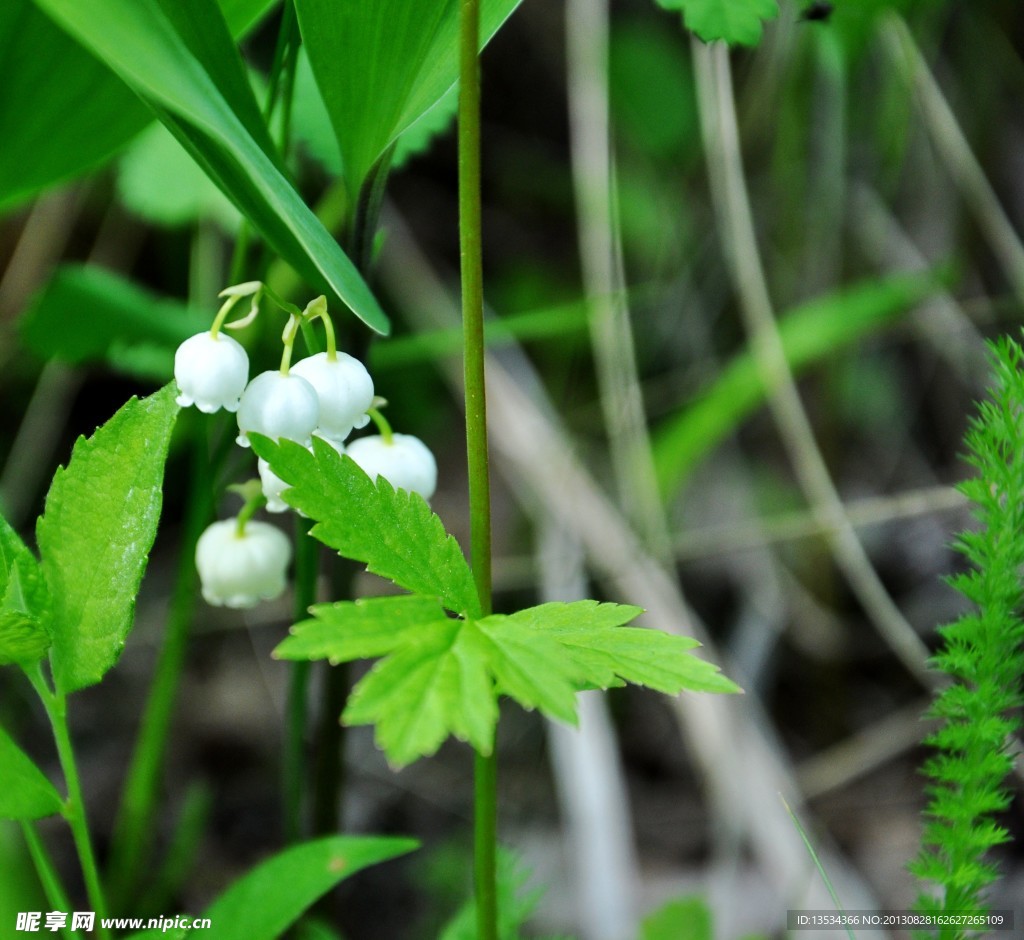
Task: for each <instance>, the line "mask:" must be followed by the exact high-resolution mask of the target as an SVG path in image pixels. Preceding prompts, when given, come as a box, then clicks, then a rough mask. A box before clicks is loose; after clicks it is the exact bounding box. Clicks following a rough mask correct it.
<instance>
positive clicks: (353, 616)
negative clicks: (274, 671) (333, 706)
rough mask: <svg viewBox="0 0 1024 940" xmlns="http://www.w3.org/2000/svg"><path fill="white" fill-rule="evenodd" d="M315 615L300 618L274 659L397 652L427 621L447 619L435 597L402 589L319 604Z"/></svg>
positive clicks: (336, 659)
mask: <svg viewBox="0 0 1024 940" xmlns="http://www.w3.org/2000/svg"><path fill="white" fill-rule="evenodd" d="M311 613H312V614H313V618H314V619H312V620H304V621H302V622H301V623H297V624H295V626H294V627H292V629H291V636H289V637H288V639H286V640H284V641H283V642H282V643H280V644H279V645H278V647H277V649H275V650H274V658H275V659H299V660H302V659H328V660H330V661H331V662H332V663H335V664H336V663H345V662H350V661H351V660H353V659H371V658H374V657H377V656H386V655H387V654H388V653H392V652H394V651H395V649H397V648H398V647H399V646H401V645H402V643H403V642H404V641H405V639H407V637H408V636H409V635H410V634H411V633H412V632H413V631H415V630H417V629H419V627H420V626H421V625H422V624H425V623H432V622H435V621H440V620H444V617H445V613H444V609H443V608H442V607H441V605H440V604H439V603H438V602H437V601H436V600H434V599H433V598H430V597H422V596H420V595H417V594H403V595H400V596H398V597H370V598H363V599H360V600H357V601H354V602H353V601H339V602H338V603H336V604H317V605H315V606H314V607H313V608H312V610H311Z"/></svg>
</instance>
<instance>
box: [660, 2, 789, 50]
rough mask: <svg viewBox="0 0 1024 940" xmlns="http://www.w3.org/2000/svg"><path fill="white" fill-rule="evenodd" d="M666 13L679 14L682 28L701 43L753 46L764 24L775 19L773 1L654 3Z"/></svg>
mask: <svg viewBox="0 0 1024 940" xmlns="http://www.w3.org/2000/svg"><path fill="white" fill-rule="evenodd" d="M657 2H658V5H659V6H662V7H664V8H665V9H666V10H682V11H683V19H684V20H685V22H686V28H687V29H690V30H693V32H695V33H696V34H697V35H698V36H700V38H701V39H703V40H704V41H705V42H712V41H714V40H716V39H723V40H725V42H728V43H734V44H739V45H744V46H754V45H757V43H758V42H759V41H760V39H761V24H762V22H763V21H764V20H772V19H775V17H776V16H778V15H779V7H778V4H777V3H776V0H657Z"/></svg>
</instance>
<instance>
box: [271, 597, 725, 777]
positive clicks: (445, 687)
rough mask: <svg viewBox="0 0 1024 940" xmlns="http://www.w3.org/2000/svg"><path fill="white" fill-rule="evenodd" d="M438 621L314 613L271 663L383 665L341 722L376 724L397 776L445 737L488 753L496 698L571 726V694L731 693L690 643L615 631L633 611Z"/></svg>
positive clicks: (396, 610) (412, 602) (403, 601)
mask: <svg viewBox="0 0 1024 940" xmlns="http://www.w3.org/2000/svg"><path fill="white" fill-rule="evenodd" d="M442 613H443V612H442V611H441V610H440V608H439V607H438V606H437V605H436V603H435V602H434V601H433V600H428V599H425V598H417V597H404V598H397V597H389V598H379V599H375V600H372V601H361V602H357V603H350V602H345V603H340V604H323V605H319V606H317V607H314V608H313V614H314V620H312V621H305V622H303V623H300V624H297V625H296V627H295V628H294V630H293V634H294V635H293V636H291V637H289V638H288V639H287V640H285V641H284V642H283V643H282V644H281V645H280V646H279V647H278V648H277V650H276V651H275V656H278V657H280V658H283V659H329V660H330V661H332V662H335V663H337V662H346V661H349V660H352V659H362V658H365V657H372V656H383V657H384V658H383V659H382V660H380V661H379V662H378V663H377V664H376V665H375V666H374V667H373V669H372V670H371V671H370V673H369V674H368V675H367V676H365V677H364V678H363V679H362V680H361V681H360V682H359V684H358V685H357V686H356V688H355V689H354V691H353V694H352V697H351V698H350V700H349V704H348V706H347V707H346V709H345V712H344V714H343V716H342V718H343V720H344V721H346V722H347V723H349V724H357V725H358V724H373V725H375V726H376V737H377V742H378V744H379V745H380V747H381V748H382V749H383V750H384V752H385V754H387V756H388V759H389V760H390V761H391V762H392V763H393V764H396V765H399V766H401V765H404V764H408V763H410V762H412V761H414V760H416V759H417V758H418V757H424V756H428V755H430V754H432V753H434V751H436V750H437V748H438V747H440V745H441V744H442V743H443V742H444V740H445V739H446V738H447V737H448V736H449V735H455V736H456V737H458V738H460V739H462V740H466V741H469V742H470V743H471V744H473V746H474V747H476V748H477V749H478V750H479V751H481V752H482V753H484V754H487V753H490V751H491V748H492V747H493V742H494V729H495V725H496V724H497V719H498V709H497V697H498V695H499V694H505V695H508V696H509V697H510V698H513V699H515V700H516V701H517V702H519V704H521V705H523V706H524V707H526V708H536V709H538V710H540V711H541V712H543V713H544V714H545V715H547V716H549V717H551V718H557V719H560V720H562V721H567V722H570V723H574V722H575V721H576V693H577V692H578V691H579V690H580V689H585V688H609V687H611V686H616V685H622V684H623V682H626V681H628V682H635V683H637V684H640V685H646V686H648V687H650V688H653V689H656V690H659V691H662V692H666V693H669V694H674V693H676V692H679V691H681V690H683V689H690V690H694V691H704V692H737V691H739V689H738V687H737V686H736V685H735V684H734V683H732V682H730V681H729V680H728V679H726V678H725V677H724V676H722V675H721V674H720V673H719V671H718V669H717V667H715V666H713V665H712V664H711V663H708V662H705V661H703V660H700V659H697V658H696V657H695V656H693V655H691V654H690V653H689V652H688V651H689V650H691V649H693V647H695V646H697V643H696V641H694V640H690V639H686V638H680V637H673V636H669V635H667V634H664V633H660V632H658V631H656V630H648V629H640V628H633V627H625V626H624V624H626V623H627V622H628V621H630V620H632V619H633V618H634V617H636V616H637V615H638V614H639V613H640V610H639V608H636V607H627V606H623V605H617V604H599V603H598V602H596V601H579V602H577V603H574V604H543V605H541V606H539V607H533V608H530V609H529V610H525V611H520V612H519V613H518V614H512V615H511V616H501V615H496V616H490V617H485V618H483V619H481V620H478V621H474V620H453V619H441V614H442ZM420 617H422V619H418V618H420Z"/></svg>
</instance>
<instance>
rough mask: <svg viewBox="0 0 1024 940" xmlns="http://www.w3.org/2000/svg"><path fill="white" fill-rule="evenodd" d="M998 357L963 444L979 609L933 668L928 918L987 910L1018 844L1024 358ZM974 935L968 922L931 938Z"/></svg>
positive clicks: (952, 628)
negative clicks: (1014, 750) (1010, 818)
mask: <svg viewBox="0 0 1024 940" xmlns="http://www.w3.org/2000/svg"><path fill="white" fill-rule="evenodd" d="M990 361H991V363H992V368H993V372H994V383H993V385H992V387H991V389H990V392H989V397H988V400H986V401H984V402H982V403H981V404H980V406H979V408H978V413H977V415H976V416H975V417H974V419H973V420H972V422H971V425H970V428H969V430H968V432H967V435H966V438H965V442H966V445H967V448H968V455H967V460H968V461H969V463H970V464H971V465H972V466H973V467H974V468H975V469H976V470H977V471H978V473H977V476H976V477H974V478H973V479H971V480H968V481H967V482H965V483H963V484H961V486H960V491H961V492H962V493H963V494H964V495H965V496H966V497H967V498H968V499H969V500H970V501H971V505H972V512H973V515H974V516H975V518H976V519H977V521H978V523H979V525H978V528H977V529H976V530H974V531H968V532H964V533H962V534H961V535H960V538H959V540H958V542H957V549H958V550H959V551H960V552H961V553H962V554H963V555H964V556H965V557H966V558H967V560H968V561H969V562H970V566H971V568H970V570H969V571H967V572H965V573H963V574H960V575H957V576H955V577H952V578H950V581H949V583H950V584H951V585H952V586H953V587H954V588H955V589H956V590H957V591H959V592H960V593H961V594H963V595H964V597H966V598H967V599H968V600H969V601H971V603H972V605H973V609H972V610H971V611H970V612H969V613H965V614H964V615H963V616H962V617H960V619H959V620H957V621H955V622H954V623H951V624H948V625H946V626H945V627H942V628H941V630H940V633H941V635H942V638H943V645H942V648H941V650H940V651H939V652H938V654H937V655H936V656H935V657H934V660H933V665H934V667H935V668H936V669H938V670H940V671H941V672H943V673H944V674H945V675H946V676H948V677H949V678H950V679H951V680H952V681H951V682H950V684H948V685H946V686H945V687H944V688H943V689H942V691H941V692H940V693H939V694H938V695H937V697H936V699H935V702H934V704H933V706H932V708H931V710H930V717H932V718H936V719H939V721H940V722H941V724H940V726H939V728H938V730H937V731H935V732H934V733H933V734H931V735H929V736H928V737H927V738H926V743H927V744H928V745H930V746H931V747H932V748H934V749H935V753H934V754H933V755H932V756H931V757H930V758H929V759H928V760H927V761H926V762H925V765H924V772H925V773H926V774H927V776H928V777H930V778H931V783H930V785H929V788H928V792H929V797H930V800H929V803H928V806H927V809H926V810H925V815H926V823H925V827H924V832H923V835H922V840H921V841H922V844H921V851H920V853H919V854H918V856H917V858H916V859H915V860H914V862H913V863H912V864H911V866H910V869H911V871H912V872H913V873H914V874H915V875H916V876H917V877H918V878H920V879H922V880H923V881H926V882H930V883H932V884H933V885H937V886H938V888H939V889H940V890H939V891H938V892H936V893H933V892H930V891H926V892H923V893H922V895H921V897H920V898H919V901H918V910H919V911H921V912H922V913H941V912H947V913H948V912H951V911H971V912H975V911H977V912H981V911H984V910H985V909H986V908H985V895H986V889H987V888H988V887H989V886H990V885H991V884H992V882H994V881H995V880H996V879H997V877H998V871H997V867H996V865H995V864H994V863H993V861H992V858H991V856H990V850H991V849H992V848H993V847H994V846H997V845H999V844H1000V843H1003V842H1006V841H1007V840H1008V838H1009V836H1008V833H1007V831H1006V829H1005V828H1004V827H1003V826H1001V825H1000V824H999V822H998V820H997V816H998V814H999V813H1001V812H1003V811H1004V810H1006V808H1007V807H1008V806H1009V803H1010V800H1011V793H1010V791H1009V790H1008V789H1007V787H1006V778H1007V776H1008V775H1009V774H1010V772H1011V770H1012V767H1013V756H1012V754H1011V753H1010V750H1009V744H1010V742H1012V741H1013V737H1014V735H1015V733H1016V732H1017V731H1018V730H1019V728H1020V725H1021V721H1020V706H1021V704H1022V702H1024V694H1022V688H1021V676H1022V674H1024V648H1022V640H1024V621H1022V620H1021V607H1022V603H1024V591H1022V586H1021V572H1022V571H1024V372H1022V365H1024V350H1022V349H1021V346H1020V345H1018V344H1017V343H1016V342H1014V341H1013V340H1012V339H1009V338H1005V339H1003V340H1001V341H999V342H997V343H993V344H992V345H991V346H990ZM976 935H978V932H977V931H976V930H975V929H967V928H965V927H962V926H942V927H939V928H937V929H936V930H935V932H934V933H932V934H931V936H937V937H940V938H942V940H951V938H960V937H964V936H976Z"/></svg>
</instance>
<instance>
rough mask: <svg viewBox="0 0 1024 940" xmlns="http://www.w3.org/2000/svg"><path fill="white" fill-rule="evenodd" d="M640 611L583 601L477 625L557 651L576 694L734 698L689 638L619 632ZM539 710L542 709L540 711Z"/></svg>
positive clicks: (495, 635)
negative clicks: (641, 689)
mask: <svg viewBox="0 0 1024 940" xmlns="http://www.w3.org/2000/svg"><path fill="white" fill-rule="evenodd" d="M641 613H643V611H642V610H641V609H640V608H639V607H631V606H629V605H626V604H602V603H599V602H598V601H592V600H584V601H574V602H572V603H568V604H565V603H550V604H541V605H539V606H538V607H530V608H527V609H526V610H521V611H519V612H518V613H516V614H511V615H509V616H503V615H500V614H498V615H494V616H491V617H485V618H484V619H483V620H481V621H480V629H481V630H482V631H484V633H485V634H486V635H487V636H488V637H489V638H490V639H491V640H492V641H493V642H495V643H498V644H500V643H501V642H502V636H503V634H504V632H505V631H506V630H507V629H508V628H509V627H510V626H514V627H516V628H519V630H521V631H524V634H523V635H524V636H527V637H529V636H533V637H534V638H535V642H540V641H548V642H551V643H553V644H555V645H557V647H558V648H559V649H560V651H561V653H560V656H559V657H558V661H559V662H561V663H564V664H565V668H566V671H567V672H572V673H574V674H575V675H576V676H577V682H578V683H579V684H578V688H597V689H607V688H611V687H613V686H616V685H621V684H622V683H623V682H632V683H635V684H636V685H643V686H647V687H648V688H650V689H654V690H655V691H658V692H664V693H665V694H667V695H675V694H676V693H677V692H682V691H683V690H684V689H688V690H690V691H694V692H739V691H740V688H739V686H737V685H736V683H734V682H732V681H731V680H730V679H727V678H726V677H725V676H723V675H722V674H721V673H720V672H719V669H718V667H717V666H715V665H714V664H713V663H709V662H707V661H706V660H703V659H698V658H697V657H696V656H693V655H692V654H691V653H689V652H688V651H689V650H692V649H694V648H695V647H697V646H699V645H700V644H699V643H698V642H697V641H696V640H694V639H691V638H690V637H680V636H672V635H670V634H668V633H663V632H662V631H660V630H650V629H647V628H644V627H626V626H624V625H625V624H626V623H628V622H629V621H631V620H633V619H634V618H635V617H637V616H639V615H640V614H641ZM542 710H544V709H543V707H542Z"/></svg>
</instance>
